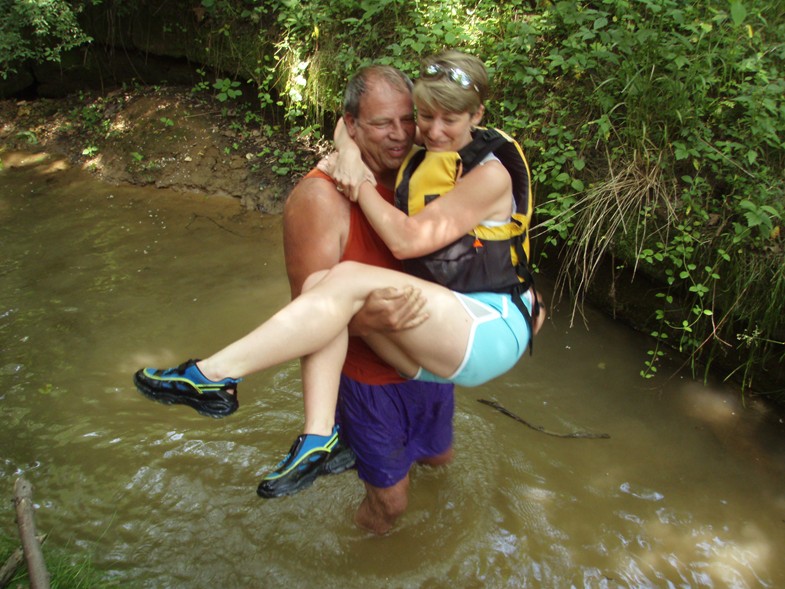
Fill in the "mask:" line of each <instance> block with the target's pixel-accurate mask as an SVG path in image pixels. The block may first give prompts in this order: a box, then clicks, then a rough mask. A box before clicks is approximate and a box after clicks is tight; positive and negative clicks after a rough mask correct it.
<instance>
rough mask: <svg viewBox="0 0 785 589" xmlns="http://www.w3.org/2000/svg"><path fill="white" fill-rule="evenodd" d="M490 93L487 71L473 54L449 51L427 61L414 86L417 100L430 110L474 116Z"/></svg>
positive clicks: (424, 62)
mask: <svg viewBox="0 0 785 589" xmlns="http://www.w3.org/2000/svg"><path fill="white" fill-rule="evenodd" d="M487 94H488V72H487V71H486V70H485V65H484V64H483V63H482V61H481V60H480V59H478V58H476V57H474V56H473V55H468V54H466V53H462V52H460V51H456V50H449V51H445V52H443V53H440V54H438V55H434V56H431V57H428V58H426V59H425V60H424V61H423V64H422V67H421V68H420V77H419V79H418V80H417V81H416V82H415V83H414V94H413V96H414V100H415V102H416V103H419V104H424V105H425V106H427V107H429V108H439V109H442V110H445V111H447V112H453V113H463V112H468V113H471V114H474V113H476V112H477V111H478V110H479V108H480V106H482V104H483V102H484V101H485V98H486V96H487Z"/></svg>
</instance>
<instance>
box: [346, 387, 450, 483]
mask: <svg viewBox="0 0 785 589" xmlns="http://www.w3.org/2000/svg"><path fill="white" fill-rule="evenodd" d="M339 390H340V394H339V395H338V411H337V420H338V423H339V424H340V425H341V435H342V437H343V439H344V441H345V442H347V443H348V444H349V445H350V446H351V447H352V449H353V450H354V452H355V454H356V455H357V462H356V465H357V474H358V475H359V477H360V479H362V480H363V481H365V482H366V483H368V484H370V485H373V486H374V487H379V488H387V487H391V486H392V485H394V484H395V483H397V482H399V481H401V480H403V478H404V477H405V476H406V474H407V473H408V472H409V469H410V468H411V467H412V465H413V464H414V463H415V462H417V461H418V460H422V459H424V458H432V457H434V456H438V455H439V454H443V453H444V452H446V451H447V450H449V449H450V447H451V446H452V416H453V412H454V408H455V402H454V397H453V385H452V384H437V383H432V382H419V381H413V380H410V381H406V382H402V383H396V384H388V385H367V384H363V383H360V382H357V381H355V380H352V379H351V378H348V377H347V376H344V375H341V386H340V389H339Z"/></svg>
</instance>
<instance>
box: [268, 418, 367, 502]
mask: <svg viewBox="0 0 785 589" xmlns="http://www.w3.org/2000/svg"><path fill="white" fill-rule="evenodd" d="M354 460H355V455H354V451H353V450H352V449H351V448H350V447H349V446H347V445H346V444H344V443H343V442H342V441H341V439H340V437H339V436H338V426H337V425H336V426H335V427H334V428H333V431H332V434H330V435H329V436H318V435H315V434H303V435H301V436H298V438H297V439H296V440H295V441H294V444H292V447H291V449H290V450H289V453H288V454H287V455H286V457H285V458H284V459H283V460H281V462H280V463H278V466H276V468H275V470H274V471H273V472H271V473H270V474H268V475H266V476H265V477H264V478H263V479H262V482H261V483H259V487H258V488H257V489H256V493H257V494H258V495H259V496H260V497H264V498H265V499H271V498H273V497H283V496H284V495H294V494H295V493H298V492H299V491H302V490H303V489H306V488H307V487H310V486H311V485H312V484H313V482H314V481H315V480H316V478H317V477H318V476H320V475H323V474H338V473H341V472H344V471H345V470H348V469H350V468H351V467H352V466H354Z"/></svg>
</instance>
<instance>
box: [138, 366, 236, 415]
mask: <svg viewBox="0 0 785 589" xmlns="http://www.w3.org/2000/svg"><path fill="white" fill-rule="evenodd" d="M198 361H199V360H188V361H187V362H183V363H182V364H180V366H178V367H177V368H165V369H156V368H143V369H142V370H139V371H137V372H136V374H134V384H135V385H136V388H137V389H139V391H140V392H141V393H142V394H143V395H145V396H146V397H147V398H149V399H153V400H154V401H158V402H159V403H166V404H167V405H172V404H175V403H177V404H182V405H188V406H189V407H193V408H194V409H196V410H197V411H198V412H199V413H201V414H202V415H207V416H209V417H226V416H227V415H231V414H232V413H234V412H235V411H237V408H238V407H239V406H240V404H239V403H238V401H237V383H239V382H240V380H242V379H234V378H224V379H223V380H219V381H213V380H210V379H209V378H207V377H205V375H204V374H202V371H201V370H199V368H198V367H197V366H196V363H197V362H198Z"/></svg>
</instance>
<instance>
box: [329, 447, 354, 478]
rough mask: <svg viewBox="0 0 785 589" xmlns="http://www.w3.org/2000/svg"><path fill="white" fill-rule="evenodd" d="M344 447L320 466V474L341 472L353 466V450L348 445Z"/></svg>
mask: <svg viewBox="0 0 785 589" xmlns="http://www.w3.org/2000/svg"><path fill="white" fill-rule="evenodd" d="M344 448H345V449H344V450H342V451H341V452H339V453H338V454H336V455H335V456H332V457H330V459H329V460H327V462H326V463H325V464H324V465H323V466H322V474H341V473H342V472H346V471H347V470H349V469H350V468H352V467H353V466H354V463H355V461H356V459H357V457H356V456H355V454H354V451H353V450H352V449H351V448H349V447H348V446H345V447H344Z"/></svg>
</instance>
